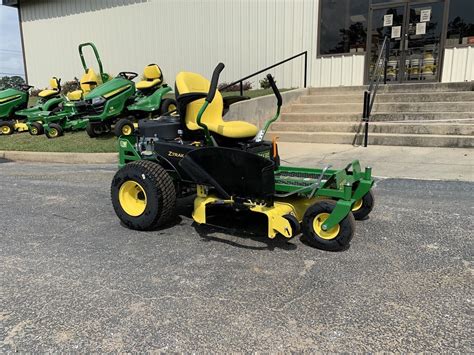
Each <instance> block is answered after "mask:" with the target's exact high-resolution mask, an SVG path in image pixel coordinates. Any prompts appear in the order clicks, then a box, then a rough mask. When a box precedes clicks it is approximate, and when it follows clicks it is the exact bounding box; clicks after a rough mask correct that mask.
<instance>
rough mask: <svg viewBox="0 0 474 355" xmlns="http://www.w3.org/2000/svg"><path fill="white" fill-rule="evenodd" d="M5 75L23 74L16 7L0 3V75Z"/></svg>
mask: <svg viewBox="0 0 474 355" xmlns="http://www.w3.org/2000/svg"><path fill="white" fill-rule="evenodd" d="M0 3H1V1H0ZM6 75H20V76H24V68H23V56H22V54H21V39H20V27H19V24H18V12H17V9H16V8H13V7H8V6H2V5H0V77H1V76H6Z"/></svg>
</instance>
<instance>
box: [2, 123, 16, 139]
mask: <svg viewBox="0 0 474 355" xmlns="http://www.w3.org/2000/svg"><path fill="white" fill-rule="evenodd" d="M14 132H15V124H14V123H13V122H12V121H2V122H0V134H1V135H4V136H9V135H11V134H13V133H14Z"/></svg>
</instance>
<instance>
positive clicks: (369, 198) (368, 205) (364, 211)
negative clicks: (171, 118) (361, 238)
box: [352, 190, 375, 221]
mask: <svg viewBox="0 0 474 355" xmlns="http://www.w3.org/2000/svg"><path fill="white" fill-rule="evenodd" d="M361 200H362V201H361V202H362V205H361V206H360V207H359V206H358V208H354V207H352V214H353V215H354V218H355V219H356V220H357V221H361V220H363V219H366V218H367V216H368V215H369V214H370V212H372V210H373V209H374V205H375V197H374V193H373V192H372V190H369V192H367V193H366V194H365V195H364V196H363V197H362V199H361Z"/></svg>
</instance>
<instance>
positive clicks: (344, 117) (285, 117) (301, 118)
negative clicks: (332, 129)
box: [279, 112, 362, 122]
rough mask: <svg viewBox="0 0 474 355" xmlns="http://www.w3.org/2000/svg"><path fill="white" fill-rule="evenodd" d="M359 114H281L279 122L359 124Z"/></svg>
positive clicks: (360, 115) (360, 116)
mask: <svg viewBox="0 0 474 355" xmlns="http://www.w3.org/2000/svg"><path fill="white" fill-rule="evenodd" d="M361 118H362V114H361V113H320V112H319V113H291V112H290V113H282V114H281V117H280V119H279V122H327V121H330V122H359V121H360V120H361Z"/></svg>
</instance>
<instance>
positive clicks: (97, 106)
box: [77, 64, 176, 138]
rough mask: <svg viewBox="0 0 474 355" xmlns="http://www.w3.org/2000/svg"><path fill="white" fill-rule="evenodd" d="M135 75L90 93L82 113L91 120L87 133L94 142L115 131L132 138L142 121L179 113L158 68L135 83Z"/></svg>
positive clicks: (151, 68) (148, 70) (148, 68)
mask: <svg viewBox="0 0 474 355" xmlns="http://www.w3.org/2000/svg"><path fill="white" fill-rule="evenodd" d="M137 76H138V74H137V73H134V72H121V73H119V74H118V75H117V77H116V78H114V79H112V80H111V81H110V82H108V83H106V84H104V85H101V86H100V87H98V88H96V89H95V90H93V91H91V92H90V94H88V95H87V96H86V97H85V100H84V102H83V103H82V104H81V105H77V108H78V110H79V112H81V113H83V114H84V117H85V118H86V119H88V120H89V123H88V125H87V128H86V131H87V134H88V135H89V136H90V137H91V138H93V137H98V136H100V135H102V134H104V133H108V132H110V131H112V129H113V131H114V134H115V135H116V136H117V137H120V136H129V135H131V134H133V132H134V130H135V127H136V124H137V122H138V120H139V119H142V118H154V117H159V116H161V115H163V114H165V113H167V112H169V111H174V110H176V102H175V100H173V99H165V98H164V96H165V95H166V94H167V93H169V92H171V91H172V90H171V88H170V87H169V86H168V85H167V84H164V83H163V73H162V71H161V69H160V68H159V67H158V65H156V64H150V65H148V66H146V67H145V69H144V72H143V77H144V80H141V81H139V82H138V83H137V84H135V83H134V82H133V79H135V78H136V77H137Z"/></svg>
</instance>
